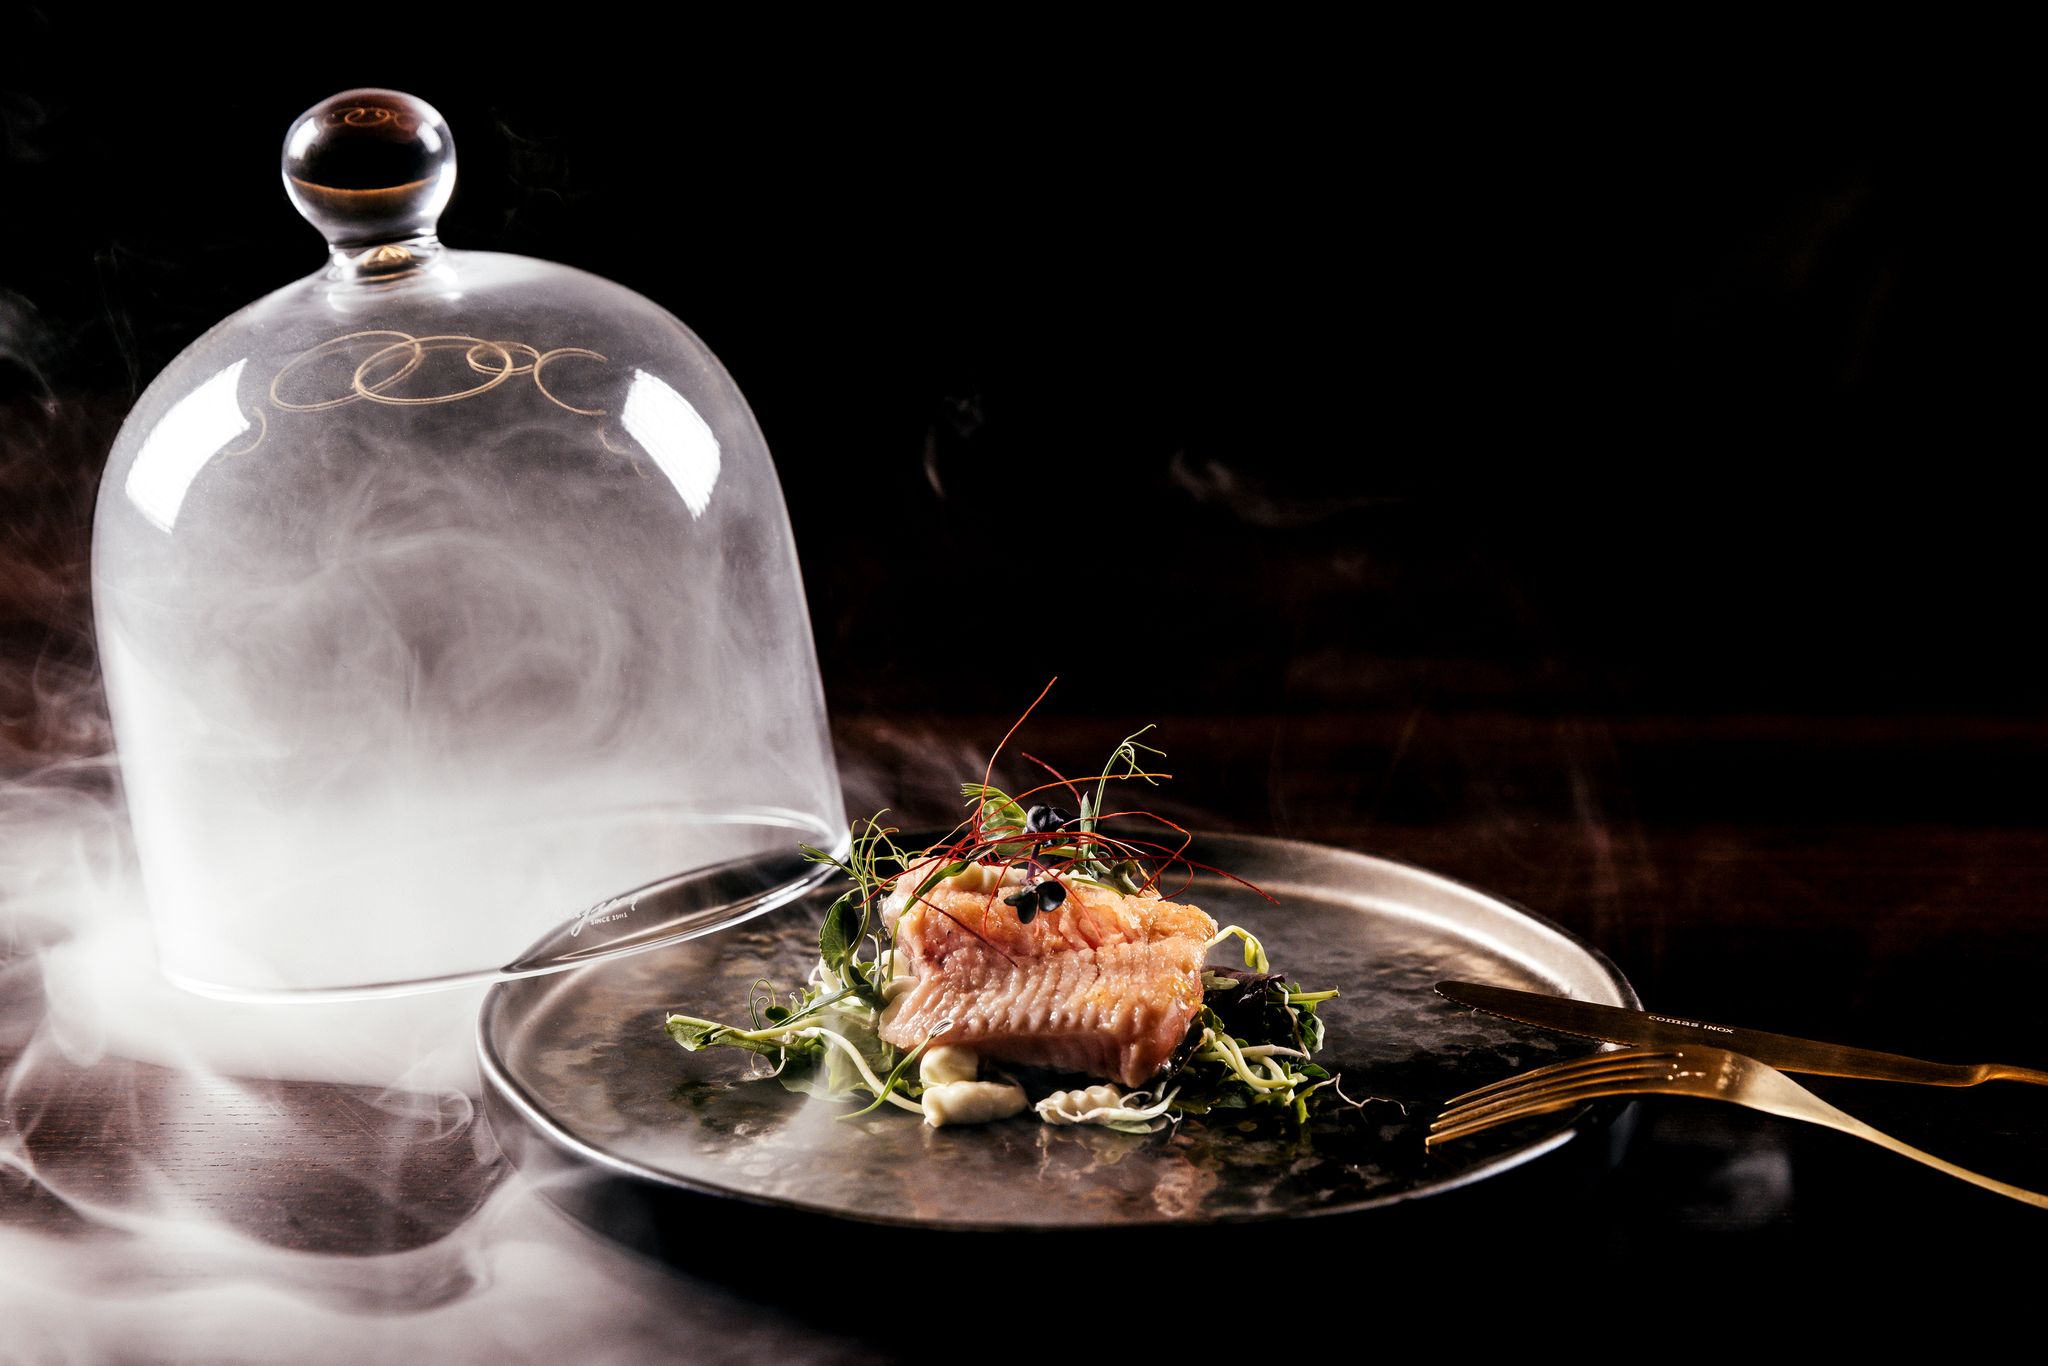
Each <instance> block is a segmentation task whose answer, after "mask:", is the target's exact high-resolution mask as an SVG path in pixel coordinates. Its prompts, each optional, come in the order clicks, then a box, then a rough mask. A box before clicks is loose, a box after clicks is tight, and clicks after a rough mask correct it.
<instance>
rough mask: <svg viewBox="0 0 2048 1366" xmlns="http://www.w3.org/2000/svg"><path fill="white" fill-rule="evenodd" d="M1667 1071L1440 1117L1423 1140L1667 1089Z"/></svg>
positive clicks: (1431, 1142) (1432, 1142)
mask: <svg viewBox="0 0 2048 1366" xmlns="http://www.w3.org/2000/svg"><path fill="white" fill-rule="evenodd" d="M1663 1083H1664V1074H1663V1073H1662V1072H1661V1071H1660V1072H1655V1073H1649V1074H1646V1075H1643V1076H1635V1077H1629V1076H1623V1077H1608V1078H1599V1079H1595V1080H1592V1081H1587V1082H1581V1083H1574V1084H1570V1085H1565V1086H1560V1087H1556V1088H1554V1089H1551V1090H1547V1091H1544V1092H1542V1093H1541V1094H1538V1095H1531V1096H1529V1097H1527V1098H1526V1099H1523V1100H1521V1101H1517V1102H1514V1103H1510V1104H1505V1105H1490V1106H1486V1107H1484V1108H1483V1111H1482V1112H1479V1113H1473V1112H1466V1113H1463V1114H1459V1115H1456V1116H1446V1117H1443V1118H1439V1119H1438V1120H1437V1121H1436V1123H1434V1124H1432V1125H1430V1126H1429V1134H1428V1136H1427V1137H1426V1138H1424V1139H1423V1146H1424V1147H1425V1148H1434V1147H1435V1146H1436V1145H1437V1144H1439V1143H1449V1142H1452V1141H1454V1140H1456V1139H1460V1138H1469V1137H1471V1136H1472V1135H1473V1134H1477V1133H1482V1132H1484V1131H1485V1130H1487V1129H1491V1128H1494V1127H1496V1126H1498V1125H1502V1124H1508V1123H1512V1122H1513V1121H1515V1120H1518V1119H1527V1118H1529V1117H1531V1116H1534V1115H1543V1114H1549V1113H1551V1112H1552V1111H1554V1110H1568V1109H1570V1108H1571V1107H1572V1106H1575V1105H1583V1104H1584V1103H1585V1102H1587V1101H1590V1100H1598V1099H1600V1098H1601V1097H1603V1096H1632V1095H1642V1094H1644V1093H1646V1092H1653V1091H1661V1090H1664V1089H1665V1086H1664V1084H1663Z"/></svg>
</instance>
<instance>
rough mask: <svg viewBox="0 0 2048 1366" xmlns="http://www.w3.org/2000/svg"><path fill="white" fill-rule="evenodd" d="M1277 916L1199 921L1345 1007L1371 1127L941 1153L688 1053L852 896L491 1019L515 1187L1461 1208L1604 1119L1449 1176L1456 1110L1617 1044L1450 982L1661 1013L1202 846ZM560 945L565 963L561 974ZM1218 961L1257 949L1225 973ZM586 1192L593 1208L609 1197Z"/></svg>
mask: <svg viewBox="0 0 2048 1366" xmlns="http://www.w3.org/2000/svg"><path fill="white" fill-rule="evenodd" d="M1191 852H1192V853H1193V854H1194V856H1195V857H1198V858H1199V859H1200V860H1201V861H1202V862H1204V863H1208V864H1211V865H1213V866H1216V867H1221V868H1227V869H1229V870H1230V871H1231V872H1233V873H1235V874H1237V875H1238V876H1240V877H1243V878H1246V879H1247V880H1249V881H1251V882H1254V883H1256V884H1258V885H1259V886H1260V887H1262V888H1264V889H1265V890H1266V891H1268V892H1270V893H1272V894H1273V895H1274V896H1275V897H1277V898H1278V900H1279V903H1280V904H1279V905H1277V906H1275V905H1272V904H1269V903H1267V902H1265V901H1263V900H1262V899H1260V898H1259V897H1258V896H1257V895H1256V894H1254V893H1252V892H1250V891H1247V890H1246V889H1245V888H1243V887H1241V886H1238V885H1236V884H1235V883H1232V882H1230V881H1228V880H1225V879H1222V878H1217V877H1214V876H1212V875H1203V876H1200V877H1198V878H1197V880H1196V882H1195V884H1194V885H1193V886H1192V887H1191V888H1189V889H1188V890H1187V891H1186V892H1185V893H1182V894H1180V899H1182V900H1186V901H1192V902H1194V903H1196V904H1198V905H1200V906H1202V907H1203V908H1204V909H1205V910H1207V911H1208V912H1209V913H1210V914H1211V915H1213V916H1214V917H1215V918H1216V920H1217V921H1218V923H1220V924H1229V923H1233V922H1234V923H1238V924H1242V925H1245V926H1246V927H1248V928H1249V929H1251V930H1252V931H1253V932H1254V933H1256V934H1258V935H1259V936H1260V937H1261V938H1262V939H1263V940H1264V942H1265V944H1266V947H1267V950H1268V952H1269V953H1270V955H1271V957H1272V960H1273V962H1274V964H1275V966H1276V967H1277V968H1278V969H1279V970H1281V971H1283V972H1285V973H1287V974H1288V975H1289V977H1290V978H1292V979H1294V980H1297V981H1299V982H1301V983H1303V984H1304V985H1307V986H1311V987H1316V988H1321V987H1327V986H1335V987H1338V988H1340V989H1341V991H1342V992H1343V994H1342V996H1341V997H1339V998H1338V999H1337V1000H1335V1001H1332V1002H1330V1003H1328V1004H1327V1005H1325V1006H1323V1007H1322V1010H1323V1013H1324V1016H1325V1018H1326V1019H1327V1021H1328V1026H1329V1029H1328V1034H1329V1037H1328V1042H1327V1044H1326V1047H1325V1050H1324V1053H1323V1054H1322V1055H1321V1056H1320V1057H1319V1059H1318V1060H1319V1061H1321V1062H1323V1063H1324V1064H1325V1065H1326V1066H1328V1067H1330V1068H1331V1069H1332V1070H1333V1071H1340V1072H1341V1073H1342V1074H1343V1087H1344V1090H1345V1091H1346V1092H1347V1093H1348V1094H1349V1095H1351V1096H1352V1097H1354V1098H1362V1097H1365V1096H1378V1097H1385V1098H1386V1102H1385V1103H1375V1104H1371V1105H1369V1106H1367V1107H1366V1108H1365V1109H1364V1110H1362V1111H1351V1112H1345V1111H1337V1112H1332V1113H1327V1114H1324V1115H1320V1116H1318V1117H1316V1118H1315V1119H1313V1120H1312V1121H1311V1123H1310V1124H1309V1125H1307V1126H1306V1127H1305V1128H1303V1129H1301V1130H1296V1129H1295V1128H1293V1127H1292V1126H1290V1125H1287V1124H1285V1123H1274V1122H1272V1121H1270V1120H1269V1121H1266V1122H1263V1123H1261V1124H1258V1125H1255V1126H1252V1125H1244V1124H1241V1123H1240V1122H1239V1121H1237V1120H1235V1119H1233V1118H1232V1117H1229V1116H1228V1115H1223V1116H1212V1117H1206V1118H1191V1119H1188V1120H1186V1121H1184V1122H1182V1123H1181V1124H1180V1125H1179V1126H1178V1127H1177V1128H1174V1129H1172V1130H1170V1131H1167V1132H1164V1133H1160V1134H1156V1135H1153V1136H1150V1137H1133V1136H1128V1135H1124V1134H1118V1133H1114V1132H1111V1131H1108V1130H1103V1129H1096V1128H1060V1127H1054V1126H1050V1125H1046V1124H1042V1123H1039V1122H1037V1121H1036V1120H1035V1119H1033V1118H1032V1117H1031V1116H1030V1115H1029V1114H1028V1113H1027V1114H1026V1115H1025V1116H1022V1117H1020V1118H1018V1119H1016V1120H1011V1121H1007V1122H1004V1123H999V1124H993V1125H988V1126H983V1127H978V1128H949V1129H932V1128H929V1127H927V1126H925V1125H923V1124H921V1123H919V1122H918V1120H917V1118H916V1117H915V1116H913V1115H908V1114H905V1113H903V1112H901V1111H895V1110H886V1109H885V1110H882V1111H878V1112H876V1113H875V1114H873V1115H870V1116H867V1117H864V1118H861V1119H854V1120H841V1119H839V1118H838V1116H839V1115H841V1114H842V1113H844V1109H843V1108H842V1107H836V1106H832V1105H828V1104H825V1103H821V1102H815V1101H807V1100H806V1099H804V1098H803V1097H801V1096H798V1095H795V1094H792V1093H790V1092H788V1091H786V1090H784V1089H783V1088H782V1087H781V1086H780V1085H779V1084H777V1083H775V1082H773V1081H760V1080H750V1079H749V1077H750V1074H752V1073H756V1072H758V1070H759V1064H758V1063H757V1062H756V1061H755V1060H754V1059H753V1058H752V1057H751V1056H750V1055H747V1054H744V1053H740V1052H738V1051H736V1050H714V1051H712V1052H708V1053H702V1054H689V1053H685V1052H683V1051H682V1050H681V1049H680V1048H678V1047H676V1046H675V1044H674V1043H673V1042H671V1041H670V1039H669V1038H668V1036H667V1034H666V1033H665V1032H664V1031H663V1029H662V1019H663V1016H664V1015H665V1014H666V1013H667V1012H668V1011H670V1010H684V1011H687V1012H688V1013H691V1014H695V1015H700V1016H706V1017H710V1018H715V1019H741V1018H744V1016H745V1012H746V1004H745V1003H746V999H747V993H748V991H749V989H750V988H751V987H752V985H753V984H754V982H755V981H756V980H757V979H761V978H766V979H768V980H770V981H773V982H776V983H778V984H781V985H782V986H784V987H785V988H786V987H787V986H789V985H793V984H795V983H796V982H798V981H800V980H801V979H802V977H803V975H804V973H805V972H806V971H807V970H808V968H809V966H810V963H811V961H812V960H813V959H814V957H815V956H816V952H817V927H818V923H819V919H820V917H821V916H822V914H823V911H824V908H825V906H826V905H828V904H829V901H830V896H831V892H830V891H829V890H828V891H826V892H820V893H814V894H812V895H811V896H809V897H806V898H805V899H804V900H802V901H799V902H797V903H795V904H794V905H792V906H790V907H788V908H786V909H784V910H781V911H778V912H775V913H773V914H771V915H768V916H765V917H762V918H760V919H757V920H754V921H751V922H749V923H747V924H744V925H741V926H736V927H734V928H732V929H729V930H726V931H723V932H721V933H719V934H717V935H715V936H712V937H710V938H708V939H701V940H697V941H694V942H690V943H684V944H676V945H671V946H667V947H664V948H660V949H655V950H651V951H649V952H646V953H642V954H638V955H635V956H632V957H626V958H619V959H613V960H609V961H604V962H599V963H594V964H592V965H591V966H589V967H587V968H583V969H580V970H577V971H574V972H570V973H565V974H561V975H557V976H552V977H541V978H531V979H527V980H521V981H511V982H503V983H500V984H498V985H497V986H495V987H493V988H492V989H491V991H490V994H489V996H488V997H487V998H486V1001H485V1005H484V1008H483V1012H482V1015H481V1018H480V1021H479V1040H478V1043H479V1049H480V1055H481V1059H482V1064H483V1070H484V1077H485V1083H486V1102H487V1111H488V1113H489V1114H490V1115H491V1118H492V1122H493V1125H494V1128H495V1129H496V1131H497V1133H498V1134H499V1136H500V1139H501V1142H502V1143H503V1145H504V1147H505V1148H506V1150H507V1152H508V1153H510V1154H511V1155H512V1157H513V1159H514V1161H515V1162H517V1163H518V1164H519V1165H520V1166H521V1167H523V1168H526V1169H528V1170H529V1171H531V1172H533V1173H535V1174H537V1175H541V1174H548V1173H566V1174H571V1175H582V1176H587V1177H597V1178H602V1179H603V1180H604V1181H605V1182H606V1183H608V1185H609V1187H610V1188H611V1191H610V1197H609V1198H608V1199H607V1201H606V1202H605V1205H604V1208H606V1209H607V1210H610V1211H613V1212H614V1214H616V1212H617V1211H618V1210H619V1209H620V1208H621V1205H620V1201H619V1198H618V1196H619V1192H620V1190H621V1189H623V1190H625V1191H627V1192H629V1193H630V1192H632V1191H636V1190H637V1191H640V1192H643V1193H645V1194H648V1195H650V1196H652V1195H663V1194H665V1195H675V1194H677V1193H679V1192H683V1193H695V1194H696V1195H698V1196H709V1197H713V1198H716V1199H721V1200H736V1201H741V1202H747V1203H750V1204H753V1205H756V1206H760V1207H762V1208H763V1210H764V1212H766V1211H770V1210H772V1211H774V1212H777V1213H779V1214H782V1215H791V1214H803V1215H810V1216H817V1215H824V1216H831V1217H833V1218H837V1219H846V1220H856V1221H861V1222H863V1223H866V1224H870V1225H894V1226H899V1227H917V1228H925V1229H955V1230H981V1231H991V1230H1044V1231H1057V1230H1076V1229H1085V1228H1100V1227H1104V1226H1116V1227H1132V1226H1147V1225H1150V1226H1157V1225H1181V1224H1189V1223H1194V1224H1216V1223H1229V1222H1239V1221H1247V1220H1267V1219H1284V1218H1293V1217H1297V1216H1302V1215H1314V1214H1326V1213H1337V1212H1356V1211H1360V1210H1366V1209H1371V1208H1375V1207H1378V1206H1383V1205H1389V1204H1393V1203H1396V1202H1402V1201H1407V1200H1411V1199H1413V1198H1415V1197H1418V1196H1425V1195H1430V1194H1432V1193H1435V1192H1440V1191H1444V1190H1449V1189H1452V1188H1454V1187H1458V1186H1462V1185H1466V1184H1469V1183H1470V1182H1472V1181H1475V1180H1478V1179H1480V1178H1483V1177H1487V1176H1491V1175H1493V1174H1495V1173H1498V1172H1502V1171H1505V1170H1506V1169H1508V1168H1510V1167H1514V1166H1517V1165H1519V1164H1521V1163H1525V1162H1527V1161H1529V1160H1530V1159H1532V1158H1535V1157H1538V1156H1540V1155H1542V1154H1544V1153H1546V1152H1549V1151H1551V1150H1553V1149H1556V1148H1558V1147H1559V1146H1561V1145H1563V1144H1564V1143H1566V1142H1567V1141H1569V1140H1570V1139H1571V1138H1572V1137H1573V1136H1574V1134H1575V1133H1577V1132H1578V1131H1579V1129H1580V1128H1582V1127H1583V1126H1584V1125H1585V1123H1586V1122H1587V1116H1586V1114H1585V1112H1581V1113H1580V1114H1578V1115H1568V1116H1564V1117H1561V1118H1553V1119H1546V1120H1539V1121H1531V1122H1530V1123H1529V1124H1527V1125H1524V1126H1521V1127H1519V1128H1515V1129H1511V1130H1505V1131H1502V1133H1500V1134H1498V1135H1494V1136H1489V1137H1487V1138H1482V1139H1479V1140H1475V1141H1473V1142H1472V1143H1470V1144H1466V1145H1459V1146H1458V1147H1457V1148H1455V1149H1454V1150H1451V1151H1447V1152H1441V1153H1428V1152H1425V1151H1424V1149H1423V1142H1422V1139H1423V1135H1424V1133H1425V1132H1426V1130H1427V1128H1428V1125H1429V1121H1430V1119H1431V1117H1432V1116H1433V1115H1434V1113H1435V1111H1436V1108H1437V1106H1438V1104H1439V1103H1440V1102H1441V1101H1442V1100H1444V1099H1445V1098H1447V1097H1449V1096H1451V1095H1454V1094H1456V1093H1458V1092H1460V1091H1463V1090H1466V1089H1468V1088H1470V1087H1472V1086H1476V1085H1478V1084H1480V1083H1482V1082H1485V1081H1488V1080H1492V1079H1494V1078H1497V1077H1501V1076H1504V1075H1507V1074H1509V1073H1511V1072H1515V1071H1519V1070H1522V1069H1525V1068H1529V1067H1534V1066H1538V1065H1540V1064H1542V1063H1547V1062H1553V1061H1556V1060H1558V1059H1561V1058H1565V1057H1570V1056H1575V1055H1577V1054H1580V1053H1585V1052H1589V1051H1592V1050H1593V1049H1594V1048H1595V1047H1597V1045H1594V1044H1591V1043H1589V1042H1587V1041H1584V1040H1579V1039H1572V1038H1568V1037H1564V1036H1560V1035H1555V1034H1550V1033H1547V1032H1544V1031H1540V1030H1533V1029H1528V1028H1525V1027H1523V1026H1519V1025H1515V1024H1511V1023H1509V1022H1506V1021H1503V1020H1498V1019H1495V1018H1493V1017H1491V1016H1485V1015H1480V1014H1477V1013H1474V1012H1471V1011H1468V1010H1464V1009H1461V1008H1459V1007H1457V1006H1454V1005H1452V1004H1450V1003H1449V1002H1447V1001H1445V1000H1443V999H1442V998H1441V997H1439V996H1437V995H1436V993H1435V992H1434V990H1432V986H1433V984H1434V983H1435V982H1437V981H1439V980H1441V979H1443V978H1447V977H1455V978H1463V979H1470V980H1481V981H1491V982H1498V983H1501V984H1502V985H1507V986H1517V987H1523V988H1527V989H1530V990H1542V991H1554V992H1566V993H1569V994H1571V995H1574V996H1577V997H1580V998H1581V999H1585V1000H1592V1001H1599V1002H1604V1003H1607V1004H1612V1005H1618V1006H1628V1007H1637V1006H1639V1004H1640V1003H1639V1002H1638V1001H1637V999H1636V996H1635V993H1634V991H1633V990H1632V989H1631V988H1630V986H1629V984H1628V982H1627V981H1626V980H1625V979H1624V978H1623V977H1622V975H1621V973H1620V972H1619V971H1618V970H1616V969H1615V967H1614V966H1613V965H1612V964H1611V963H1609V962H1608V961H1607V960H1606V959H1605V958H1604V957H1602V956H1601V955H1600V954H1599V953H1598V952H1597V951H1595V950H1593V949H1592V948H1589V947H1588V946H1586V945H1585V944H1583V943H1581V942H1579V941H1578V940H1576V939H1574V938H1573V937H1572V936H1570V935H1569V934H1567V933H1565V932H1564V931H1563V930H1561V929H1559V928H1558V927H1556V926H1554V925H1551V924H1550V923H1548V922H1547V921H1544V920H1542V919H1540V918H1539V917H1536V916H1534V915H1531V914H1529V913H1528V912H1526V911H1523V910H1520V909H1518V908H1516V907H1514V906H1511V905H1508V904H1507V903H1505V902H1502V901H1499V900H1497V899H1495V898H1493V897H1489V896H1487V895H1485V894H1484V893H1481V892H1478V891H1475V890H1473V889H1472V888H1469V887H1465V886H1462V885H1460V884H1458V883H1455V882H1451V881H1449V880H1448V879H1445V878H1441V877H1438V876H1436V875H1435V874H1432V873H1428V872H1425V871H1423V870H1421V869H1417V868H1412V867H1408V866H1406V865H1403V864H1398V863H1393V862H1390V861H1387V860H1385V859H1378V858H1373V857H1369V856H1367V855H1363V854H1357V853H1352V852H1349V851H1345V850H1341V849H1332V848H1327V847H1323V846H1316V845H1307V844H1299V843H1294V842H1289V841H1284V840H1272V839H1258V838H1250V837H1243V836H1222V835H1213V836H1203V837H1201V838H1200V840H1199V843H1198V846H1197V848H1196V849H1195V850H1193V851H1191ZM544 948H545V946H541V949H537V951H542V950H544ZM1211 953H1212V959H1214V958H1217V957H1218V956H1219V955H1225V954H1232V953H1233V945H1232V944H1229V943H1226V944H1225V945H1224V946H1220V947H1219V948H1217V949H1215V950H1212V951H1211ZM586 1184H587V1183H586Z"/></svg>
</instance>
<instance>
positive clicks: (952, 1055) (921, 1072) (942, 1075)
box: [917, 1044, 981, 1086]
mask: <svg viewBox="0 0 2048 1366" xmlns="http://www.w3.org/2000/svg"><path fill="white" fill-rule="evenodd" d="M980 1075H981V1055H980V1054H979V1053H976V1052H975V1051H974V1050H973V1049H971V1048H961V1047H959V1046H958V1045H954V1044H935V1045H933V1046H932V1047H930V1048H927V1049H926V1050H925V1051H924V1056H923V1057H921V1058H919V1059H918V1060H917V1079H918V1080H919V1081H921V1082H923V1083H924V1084H925V1085H926V1086H944V1085H945V1084H946V1083H947V1082H953V1081H973V1080H974V1079H975V1078H976V1077H979V1076H980Z"/></svg>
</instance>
